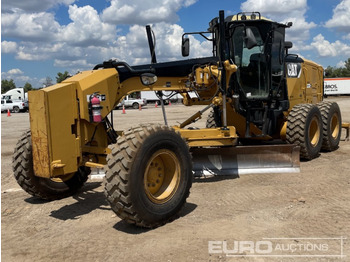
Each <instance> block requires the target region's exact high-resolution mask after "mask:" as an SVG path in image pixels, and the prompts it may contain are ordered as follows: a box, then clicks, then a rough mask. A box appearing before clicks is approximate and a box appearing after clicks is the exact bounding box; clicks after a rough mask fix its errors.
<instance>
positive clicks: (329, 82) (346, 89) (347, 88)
mask: <svg viewBox="0 0 350 262" xmlns="http://www.w3.org/2000/svg"><path fill="white" fill-rule="evenodd" d="M324 93H325V95H350V77H346V78H344V77H343V78H325V79H324Z"/></svg>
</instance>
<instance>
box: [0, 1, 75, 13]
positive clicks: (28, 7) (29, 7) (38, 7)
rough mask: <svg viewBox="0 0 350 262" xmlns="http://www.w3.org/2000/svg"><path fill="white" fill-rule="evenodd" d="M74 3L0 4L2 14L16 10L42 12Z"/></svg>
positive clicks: (23, 2)
mask: <svg viewBox="0 0 350 262" xmlns="http://www.w3.org/2000/svg"><path fill="white" fill-rule="evenodd" d="M74 2H75V0H30V1H23V0H11V1H2V3H1V4H2V11H3V12H11V11H13V10H16V9H20V10H23V11H25V12H42V11H46V10H48V9H49V8H52V7H54V6H57V5H60V4H64V5H70V4H73V3H74Z"/></svg>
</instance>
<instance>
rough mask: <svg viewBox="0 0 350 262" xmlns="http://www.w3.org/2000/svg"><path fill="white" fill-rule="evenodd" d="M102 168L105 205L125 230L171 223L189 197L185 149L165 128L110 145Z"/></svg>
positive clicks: (137, 131) (136, 131) (146, 129)
mask: <svg viewBox="0 0 350 262" xmlns="http://www.w3.org/2000/svg"><path fill="white" fill-rule="evenodd" d="M107 165H108V169H107V170H106V178H105V194H106V197H107V200H108V202H109V203H110V205H111V207H112V209H113V211H114V212H115V213H116V214H117V215H118V216H119V217H120V218H122V219H124V220H125V221H126V222H128V223H130V224H136V225H138V226H142V227H150V228H152V227H157V226H159V225H162V224H164V223H166V222H168V221H171V220H173V219H174V218H175V217H176V215H177V214H178V212H179V211H180V209H181V208H182V206H183V205H184V203H185V202H186V199H187V197H188V196H189V192H190V187H191V185H192V159H191V155H190V153H189V148H188V146H187V144H186V142H185V141H184V140H183V139H182V137H181V136H180V135H179V134H177V133H176V132H175V131H174V130H173V129H172V128H169V127H167V126H160V125H150V126H141V127H138V128H133V129H130V130H129V131H128V132H126V133H125V134H124V136H121V137H119V138H118V141H117V143H116V144H114V145H113V148H112V153H111V154H110V155H109V156H108V157H107Z"/></svg>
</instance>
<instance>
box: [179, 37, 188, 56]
mask: <svg viewBox="0 0 350 262" xmlns="http://www.w3.org/2000/svg"><path fill="white" fill-rule="evenodd" d="M181 52H182V56H189V54H190V39H189V38H182V45H181Z"/></svg>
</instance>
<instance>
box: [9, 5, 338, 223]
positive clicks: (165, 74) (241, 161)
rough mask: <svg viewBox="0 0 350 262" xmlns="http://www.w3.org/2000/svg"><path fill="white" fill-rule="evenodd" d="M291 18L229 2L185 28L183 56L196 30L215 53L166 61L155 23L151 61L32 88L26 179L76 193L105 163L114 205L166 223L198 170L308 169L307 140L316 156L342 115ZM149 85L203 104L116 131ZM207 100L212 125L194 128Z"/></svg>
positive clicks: (137, 219) (19, 150)
mask: <svg viewBox="0 0 350 262" xmlns="http://www.w3.org/2000/svg"><path fill="white" fill-rule="evenodd" d="M290 26H291V23H288V24H286V25H285V24H280V23H276V22H273V21H270V20H267V19H265V18H263V17H262V16H261V15H260V13H257V12H255V13H251V14H249V15H248V14H245V13H240V14H237V15H235V16H229V17H227V18H226V19H225V17H224V12H223V11H220V13H219V17H218V18H214V19H213V20H212V21H211V22H210V24H209V29H208V31H206V32H194V33H186V34H184V35H183V38H182V53H183V55H184V56H188V54H189V46H190V45H189V41H190V40H189V39H190V38H189V37H188V35H191V34H192V35H193V34H199V35H201V36H203V37H205V38H206V39H207V40H208V41H211V42H212V47H213V49H212V52H213V55H212V56H210V57H205V58H195V59H188V60H183V61H174V62H166V63H157V62H156V57H155V55H154V54H155V52H154V44H153V40H152V37H150V36H151V33H150V30H151V29H150V27H147V32H148V36H149V43H150V50H151V54H152V63H151V64H148V65H141V66H129V65H128V64H127V63H125V62H120V61H105V62H103V63H102V64H98V65H96V66H95V68H94V69H93V70H91V71H85V72H81V73H78V74H77V75H75V76H73V77H71V78H68V79H66V80H65V81H63V82H62V83H60V84H57V85H54V86H51V87H48V88H44V89H42V90H38V91H33V92H30V94H29V107H30V130H29V131H28V132H26V133H25V134H24V135H23V136H22V137H21V139H20V140H19V142H18V144H17V146H16V148H15V152H14V157H13V170H14V174H15V178H16V180H17V182H18V183H19V184H20V186H21V187H22V188H23V189H24V190H25V191H26V192H28V193H29V194H31V195H33V196H37V197H40V198H43V199H48V200H54V199H60V198H63V197H66V196H70V195H72V194H74V193H75V192H76V191H77V190H78V189H79V188H80V187H82V185H83V184H84V182H85V181H86V180H87V177H88V175H89V173H90V169H91V168H104V169H105V172H106V176H105V181H104V183H105V194H106V197H107V199H108V201H109V203H110V205H111V207H112V209H113V210H114V212H115V213H116V214H117V215H118V216H119V217H120V218H122V219H124V220H125V221H127V222H128V223H132V224H136V225H138V226H143V227H156V226H159V225H161V224H164V223H166V222H167V221H170V220H172V219H173V218H174V217H175V216H176V215H177V213H178V212H179V210H180V209H181V207H182V206H183V205H184V203H185V201H186V198H187V197H188V195H189V192H190V187H191V184H192V179H193V176H194V175H203V174H206V173H208V172H209V173H210V174H216V175H220V174H224V175H229V174H243V173H250V172H259V173H265V172H297V171H298V170H299V167H300V162H299V150H300V156H301V157H302V158H305V159H312V158H315V157H317V156H318V154H319V152H320V150H321V149H323V150H327V151H332V150H335V149H336V148H337V147H338V144H339V139H340V134H341V132H340V131H341V114H340V110H339V107H338V105H337V104H336V103H330V102H322V99H323V69H322V67H321V66H319V65H317V64H316V63H313V62H311V61H308V60H306V59H303V58H301V57H299V56H297V55H293V54H289V52H288V49H290V48H291V47H292V43H290V42H286V41H285V29H286V28H288V27H290ZM141 90H142V91H156V92H157V94H158V95H159V96H160V98H162V97H161V96H162V91H172V92H173V93H174V94H181V95H182V96H183V103H184V105H186V106H191V105H203V109H202V110H200V111H199V112H198V113H196V114H194V115H192V116H190V117H189V118H188V119H187V120H185V121H184V122H182V123H181V124H179V125H177V126H171V127H170V126H168V125H167V121H166V117H164V118H165V119H164V120H165V124H164V125H159V124H158V125H154V124H149V125H142V126H138V127H135V128H131V129H129V130H124V131H115V128H118V123H113V116H111V114H112V112H113V109H114V108H115V106H116V105H117V104H118V103H119V102H120V101H121V100H122V99H123V97H124V96H126V95H128V94H130V93H132V92H135V91H141ZM193 94H195V95H193ZM163 109H164V107H163ZM206 110H210V111H211V112H210V114H209V118H208V119H207V126H206V127H205V128H202V129H194V128H186V127H187V126H188V125H190V124H191V123H193V122H195V121H197V120H198V119H200V118H201V115H202V114H203V113H204V112H205V111H206ZM164 116H166V115H165V114H164ZM272 142H276V143H272Z"/></svg>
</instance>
